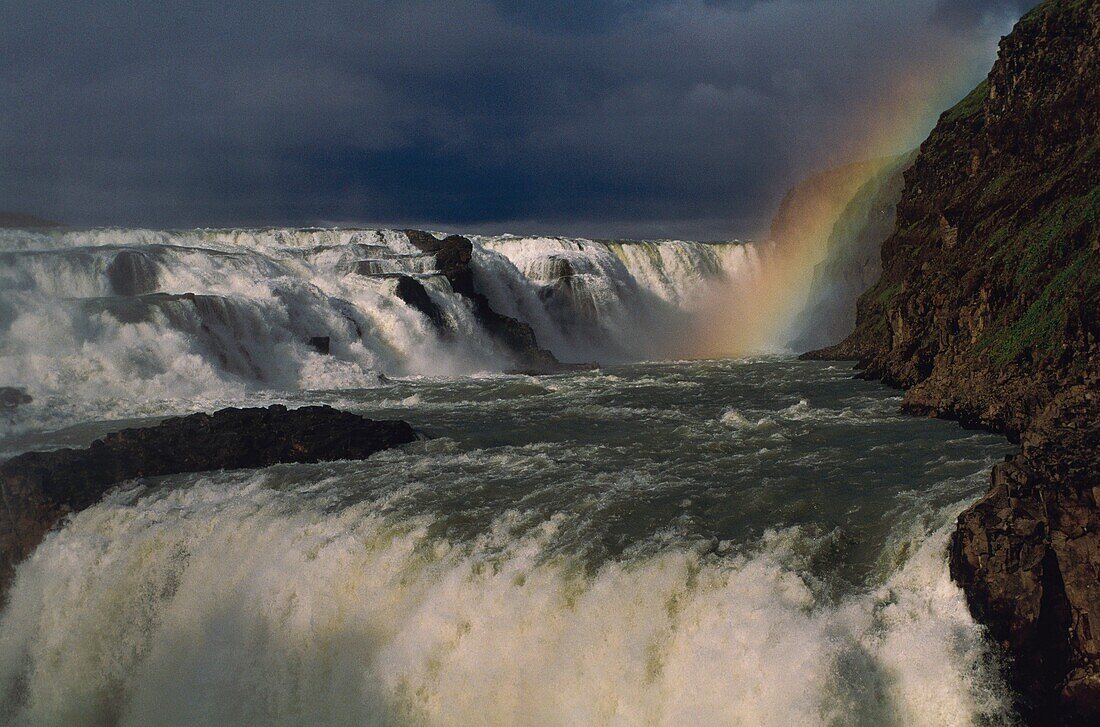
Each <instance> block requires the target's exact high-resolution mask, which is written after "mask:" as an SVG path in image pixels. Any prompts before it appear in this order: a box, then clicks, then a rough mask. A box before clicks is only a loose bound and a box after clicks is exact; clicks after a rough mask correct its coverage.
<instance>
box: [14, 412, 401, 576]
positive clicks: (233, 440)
mask: <svg viewBox="0 0 1100 727" xmlns="http://www.w3.org/2000/svg"><path fill="white" fill-rule="evenodd" d="M416 438H417V435H416V432H415V431H414V430H413V428H412V427H411V426H409V424H407V423H406V422H403V421H394V420H381V421H375V420H372V419H366V418H364V417H361V416H358V415H356V414H351V413H348V412H342V411H338V410H336V409H333V408H332V407H328V406H307V407H302V408H300V409H292V410H288V409H287V408H286V407H285V406H282V405H274V406H270V407H268V408H266V409H262V408H256V409H222V410H221V411H218V412H215V413H214V414H192V415H190V416H185V417H176V418H172V419H166V420H164V421H163V422H161V423H160V424H157V425H156V426H152V427H146V428H142V429H124V430H122V431H120V432H114V433H112V434H108V435H107V436H105V437H103V438H102V439H97V440H96V441H94V442H92V444H91V445H90V446H89V447H87V448H86V449H60V450H57V451H53V452H27V453H26V454H21V455H19V456H17V457H14V458H12V459H10V460H8V461H7V462H4V463H3V464H2V465H0V495H2V497H3V500H2V502H0V510H2V513H0V593H2V592H3V591H4V590H5V589H6V588H7V585H8V583H9V581H10V580H11V576H12V573H13V571H14V568H15V566H16V565H17V564H18V563H19V562H20V561H21V560H23V558H25V557H27V555H29V554H30V553H31V552H32V551H33V550H34V548H35V547H36V546H37V545H38V543H39V542H41V540H42V538H43V537H45V535H46V533H47V532H49V530H50V529H51V528H53V527H54V526H55V525H56V524H57V523H58V522H59V521H60V520H61V519H62V518H63V517H65V516H66V515H68V514H69V513H73V512H79V511H80V510H83V509H84V508H86V507H89V506H91V505H93V504H95V503H96V502H98V501H99V500H100V499H101V498H102V497H103V495H104V493H106V492H107V491H108V490H109V489H110V488H111V487H112V486H113V485H115V484H117V483H119V482H124V481H126V480H131V479H134V478H137V477H156V476H160V475H171V474H179V473H183V472H203V471H207V470H226V469H250V468H255V467H266V466H268V465H272V464H276V463H279V462H325V461H332V460H340V459H364V458H366V457H369V456H370V455H372V454H374V453H375V452H378V451H380V450H383V449H388V448H390V447H396V446H398V445H402V444H408V443H409V442H413V441H415V440H416Z"/></svg>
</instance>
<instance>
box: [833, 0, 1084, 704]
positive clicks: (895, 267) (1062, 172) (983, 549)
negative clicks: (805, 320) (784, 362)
mask: <svg viewBox="0 0 1100 727" xmlns="http://www.w3.org/2000/svg"><path fill="white" fill-rule="evenodd" d="M1098 215H1100V3H1096V2H1093V1H1091V0H1063V1H1061V2H1054V1H1051V0H1048V1H1047V2H1044V3H1042V4H1040V5H1039V6H1038V7H1036V8H1035V9H1034V10H1032V11H1031V12H1030V13H1028V14H1027V15H1026V16H1025V17H1024V18H1023V19H1022V20H1021V21H1020V22H1019V24H1018V25H1017V26H1016V28H1015V29H1014V30H1013V32H1012V33H1011V34H1010V35H1009V36H1008V37H1006V38H1005V39H1004V40H1002V42H1001V47H1000V54H999V58H998V60H997V62H996V64H995V65H994V67H993V70H992V71H991V73H990V74H989V77H988V79H987V80H986V81H985V82H983V83H982V84H981V85H979V86H978V87H977V88H976V89H975V90H974V91H973V93H971V94H970V95H969V96H968V97H967V98H966V99H964V100H963V101H961V102H960V103H959V104H958V105H957V106H955V107H954V108H953V109H951V110H950V111H948V112H946V113H945V114H944V115H943V116H942V117H941V118H940V120H939V123H938V125H937V126H936V128H935V130H934V131H933V132H932V134H931V135H930V136H929V138H928V139H927V140H926V141H925V143H924V144H923V145H922V146H921V149H920V152H919V155H918V157H917V159H916V161H915V163H914V164H913V167H912V168H911V169H910V170H909V171H908V172H907V173H906V174H905V190H904V192H903V194H902V197H901V200H900V202H899V203H898V207H897V223H896V226H895V229H894V233H893V234H892V235H891V236H890V238H889V239H888V240H887V241H886V242H885V243H884V244H883V247H882V266H883V270H882V277H881V278H880V280H879V282H878V283H877V284H876V285H875V286H874V287H872V288H871V289H870V290H869V291H868V292H867V293H866V294H864V295H863V296H862V297H861V298H860V301H859V306H858V319H857V328H856V330H855V332H854V333H853V334H852V335H851V336H849V337H848V338H847V339H846V340H844V341H843V342H842V343H840V344H838V345H836V346H833V347H830V348H828V349H824V350H822V351H819V352H816V353H815V354H813V355H814V356H815V357H820V358H845V359H854V360H858V361H860V362H861V365H862V366H863V367H865V369H866V373H867V375H869V376H874V377H878V378H881V379H883V380H885V381H887V382H889V383H892V384H896V385H899V386H903V387H906V388H907V389H908V391H907V393H906V397H905V407H906V408H907V409H908V410H909V411H912V412H915V413H923V414H929V415H935V416H941V417H946V418H951V419H957V420H959V421H960V422H962V423H963V424H967V425H974V426H984V427H990V428H993V429H996V430H998V431H1002V432H1005V433H1006V434H1008V435H1009V436H1010V437H1011V438H1013V439H1017V438H1019V439H1021V440H1022V445H1023V446H1022V450H1021V452H1020V454H1019V455H1017V456H1016V457H1015V458H1013V459H1012V461H1010V462H1007V463H1005V464H1002V465H1000V466H998V467H997V468H996V469H995V470H994V473H993V479H992V486H991V489H990V491H989V494H988V495H987V496H986V497H985V498H984V499H983V500H982V501H981V502H979V503H978V504H976V505H975V506H973V507H972V508H970V509H969V510H967V511H966V512H965V513H964V514H963V515H962V516H961V517H960V519H959V528H958V531H957V533H956V535H955V539H954V543H953V547H952V552H951V564H952V570H953V573H954V574H955V577H956V579H957V580H958V581H959V583H960V584H961V585H962V586H963V588H964V590H965V592H966V595H967V598H968V601H969V603H970V606H971V610H972V611H973V613H974V614H975V616H976V617H977V618H979V619H980V620H981V621H983V622H984V623H986V624H988V626H989V628H990V630H991V633H992V634H993V635H995V636H996V637H997V638H998V639H999V640H1000V641H1001V642H1002V643H1003V644H1004V646H1005V647H1006V648H1007V650H1008V653H1009V654H1010V656H1011V657H1012V664H1013V679H1014V681H1015V683H1016V685H1017V686H1018V687H1019V688H1020V690H1021V692H1022V695H1023V702H1022V708H1023V710H1024V712H1025V714H1026V715H1028V716H1029V718H1030V719H1032V720H1034V721H1049V720H1053V721H1064V720H1072V719H1082V720H1088V719H1091V718H1096V717H1098V716H1100V636H1098V635H1100V588H1098V587H1097V583H1098V582H1100V547H1098V542H1097V532H1098V531H1097V528H1098V527H1100V523H1098V520H1097V499H1098V497H1100V477H1098V474H1097V461H1098V459H1100V452H1098V444H1097V419H1098V406H1097V402H1098V396H1097V391H1098V379H1100V356H1098V353H1100V346H1098V340H1100V322H1098V318H1100V315H1098V310H1100V254H1098V253H1100V223H1098Z"/></svg>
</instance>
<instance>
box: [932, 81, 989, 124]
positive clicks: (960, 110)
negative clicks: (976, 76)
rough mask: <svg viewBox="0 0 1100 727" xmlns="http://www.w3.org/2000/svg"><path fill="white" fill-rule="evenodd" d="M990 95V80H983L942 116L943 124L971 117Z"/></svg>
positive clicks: (978, 110)
mask: <svg viewBox="0 0 1100 727" xmlns="http://www.w3.org/2000/svg"><path fill="white" fill-rule="evenodd" d="M988 97H989V81H982V82H981V83H979V84H978V85H977V86H975V87H974V90H973V91H971V92H970V93H968V94H967V95H966V98H964V99H963V100H962V101H959V102H958V103H957V104H955V105H954V106H952V107H951V108H950V109H948V110H947V111H944V112H943V115H942V116H940V123H941V124H953V123H955V122H956V121H961V120H963V119H969V118H971V117H973V116H975V115H977V114H978V113H979V112H981V110H982V104H984V103H985V100H986V99H987V98H988Z"/></svg>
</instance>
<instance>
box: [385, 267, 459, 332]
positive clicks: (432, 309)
mask: <svg viewBox="0 0 1100 727" xmlns="http://www.w3.org/2000/svg"><path fill="white" fill-rule="evenodd" d="M393 294H394V295H396V296H397V297H398V298H400V299H401V300H402V301H403V302H404V303H405V304H406V305H408V306H409V307H411V308H413V309H414V310H417V311H420V312H421V313H423V314H424V315H425V316H427V318H428V320H429V321H431V323H432V325H433V326H434V327H435V329H436V330H437V331H439V332H440V333H449V332H450V326H448V325H447V317H446V316H444V315H443V311H442V310H440V309H439V306H437V305H436V304H435V301H433V300H432V297H431V296H430V295H428V291H427V289H425V288H424V285H423V284H422V283H421V282H420V281H419V280H417V279H416V278H414V277H412V276H409V275H401V276H398V278H397V285H396V287H395V288H394V291H393Z"/></svg>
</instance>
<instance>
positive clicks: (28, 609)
mask: <svg viewBox="0 0 1100 727" xmlns="http://www.w3.org/2000/svg"><path fill="white" fill-rule="evenodd" d="M311 492H314V493H316V488H314V489H313V490H311ZM332 504H333V503H328V502H325V501H316V500H313V499H311V496H307V495H306V494H304V493H303V494H294V493H284V492H276V491H275V490H272V489H268V488H267V487H266V486H265V476H264V475H249V476H247V477H244V476H237V477H236V478H227V477H223V478H221V479H216V478H215V479H208V480H205V481H203V482H200V484H198V485H196V486H194V487H191V488H189V489H182V490H175V491H172V492H169V493H161V494H158V495H153V496H146V497H145V498H144V499H142V500H139V501H138V502H137V504H136V505H135V504H131V503H130V502H129V501H128V500H127V499H126V498H125V497H122V496H115V497H113V498H110V499H109V500H108V501H107V502H104V503H101V504H99V505H97V506H95V507H93V508H90V509H89V510H86V511H85V512H83V513H81V514H79V515H77V516H76V517H75V518H74V519H73V521H72V522H71V523H70V524H69V525H68V526H67V527H66V528H64V529H63V530H61V531H59V532H54V533H52V534H51V535H50V536H48V537H47V539H46V541H45V542H44V543H43V544H42V545H41V546H40V547H39V548H38V550H37V551H36V552H35V553H34V555H33V556H32V557H31V558H30V559H29V560H28V561H26V562H25V563H24V564H22V565H21V566H20V568H19V570H18V574H17V579H16V581H15V584H14V586H13V588H12V591H11V603H10V605H9V607H8V608H7V610H6V611H5V612H4V614H3V618H2V620H0V690H2V691H0V693H2V694H7V695H11V698H9V699H8V700H7V701H6V702H5V703H6V705H7V707H6V710H7V711H6V712H5V713H4V715H3V716H4V718H5V719H6V721H7V722H8V723H10V724H71V725H83V724H89V725H91V724H102V723H104V722H117V723H119V724H123V725H131V724H133V725H137V724H142V725H149V724H153V725H157V724H163V725H174V724H180V725H183V724H240V725H248V724H265V725H272V724H275V725H280V724H364V723H366V724H372V723H393V722H396V723H413V724H441V725H447V724H454V725H468V724H520V723H523V724H561V725H572V724H629V725H635V724H657V725H663V724H669V725H672V724H753V725H789V724H806V725H814V724H833V723H845V724H849V723H868V724H882V723H896V724H909V725H952V724H955V725H964V724H971V723H973V722H975V721H977V720H978V719H979V718H980V717H982V716H985V717H988V718H992V719H994V720H996V719H998V718H1001V717H1004V715H1005V710H1006V709H1007V707H1006V702H1005V700H1004V698H1003V692H1002V691H1001V690H1000V688H999V686H998V682H997V679H996V676H995V673H994V671H993V670H992V669H991V668H990V666H989V664H988V663H987V655H986V654H985V652H984V646H983V644H982V640H981V637H980V632H979V629H978V627H977V626H976V625H975V624H974V623H973V621H972V620H971V619H970V617H969V615H968V614H967V612H966V608H965V605H964V603H963V600H962V597H961V595H960V593H959V591H958V590H957V589H956V588H955V587H954V586H953V585H952V584H951V583H950V580H949V578H948V575H947V572H946V565H945V562H944V560H945V559H944V545H945V541H946V537H947V530H946V529H941V530H938V531H936V532H935V533H933V534H931V535H930V536H928V535H926V534H925V533H923V532H920V531H917V532H915V533H914V534H912V537H913V538H915V539H914V540H913V541H912V542H911V543H909V544H908V546H907V548H905V549H904V550H905V551H906V552H914V553H915V554H914V555H913V556H912V557H910V558H908V560H904V561H903V562H902V564H901V565H900V567H898V568H896V569H895V570H894V572H893V573H891V574H890V575H889V576H888V577H887V578H886V579H885V580H884V582H883V584H882V585H881V586H878V587H876V588H874V589H873V590H872V591H871V592H868V593H863V594H860V595H855V596H852V597H850V598H847V599H845V600H843V601H842V602H840V603H833V602H830V601H828V600H826V599H824V598H823V597H822V596H819V595H816V593H817V590H816V589H815V588H814V587H813V586H814V584H813V582H812V581H809V580H807V579H806V577H805V576H804V575H802V570H801V569H802V567H803V566H802V565H801V563H802V561H801V560H800V558H801V556H800V555H799V553H801V552H802V551H804V550H805V548H806V547H807V543H806V541H805V538H806V536H805V535H804V534H802V533H801V532H800V531H798V530H797V529H792V530H782V531H774V532H771V533H769V534H768V535H767V536H766V537H765V538H764V539H763V540H762V541H761V542H760V544H759V547H758V548H756V549H754V550H750V551H746V552H744V553H742V554H740V555H735V554H730V555H728V556H726V557H717V556H715V555H703V554H701V553H700V552H698V551H695V550H691V549H685V548H677V547H666V548H664V549H662V550H659V551H657V552H656V553H650V554H649V555H645V556H642V555H639V556H637V557H635V558H628V559H626V560H624V561H614V562H608V563H605V564H604V565H603V566H602V567H601V568H600V569H599V570H598V571H596V572H595V573H586V572H585V571H584V570H583V569H581V568H580V567H579V566H578V564H576V563H574V562H572V561H571V560H570V559H569V558H567V557H563V556H561V555H552V553H553V552H555V551H554V550H553V549H552V548H550V547H549V546H550V545H551V544H552V543H553V541H554V538H555V536H556V534H557V532H558V530H559V528H560V525H561V516H555V517H552V518H550V519H549V520H546V521H545V522H544V523H543V524H542V525H541V526H539V527H536V528H535V529H534V530H530V529H526V528H525V527H524V526H523V523H524V522H526V517H525V516H523V515H522V514H521V513H516V512H510V513H505V514H503V515H501V516H500V517H498V519H497V520H496V522H495V524H494V526H493V527H492V528H491V529H490V530H489V531H488V532H486V533H484V534H483V535H482V536H480V537H478V538H476V539H475V540H473V541H471V542H457V541H450V540H446V539H440V538H438V537H432V536H430V535H429V532H430V525H431V520H430V518H428V517H419V518H415V519H411V520H387V519H385V518H383V517H381V516H380V515H378V514H377V513H378V512H380V509H379V508H381V507H382V506H383V503H364V504H359V505H353V506H350V507H335V508H334V507H333V506H332ZM811 545H812V544H811ZM727 550H728V549H727Z"/></svg>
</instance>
